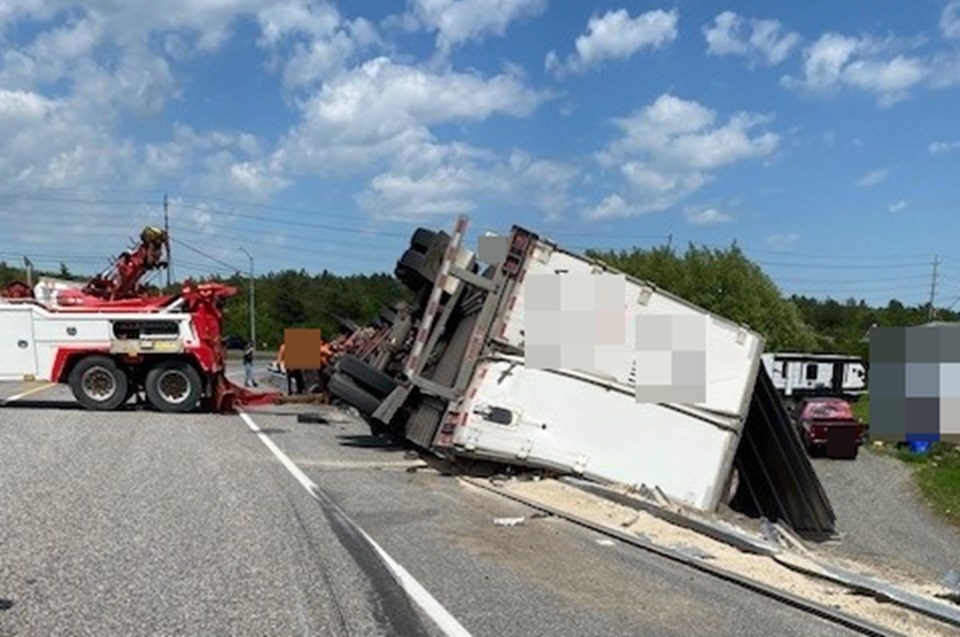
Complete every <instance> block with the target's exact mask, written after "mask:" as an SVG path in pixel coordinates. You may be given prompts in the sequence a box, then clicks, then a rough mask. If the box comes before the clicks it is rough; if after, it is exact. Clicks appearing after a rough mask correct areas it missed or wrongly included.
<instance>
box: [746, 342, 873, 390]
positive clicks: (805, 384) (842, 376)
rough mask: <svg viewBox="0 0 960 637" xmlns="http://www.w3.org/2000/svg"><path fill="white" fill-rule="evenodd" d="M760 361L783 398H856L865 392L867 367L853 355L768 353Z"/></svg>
mask: <svg viewBox="0 0 960 637" xmlns="http://www.w3.org/2000/svg"><path fill="white" fill-rule="evenodd" d="M762 360H763V365H764V367H765V368H766V370H767V373H768V374H769V375H770V378H771V379H772V380H773V385H774V387H776V388H777V390H778V391H779V392H780V393H781V394H782V395H783V396H784V397H786V398H800V397H805V396H835V397H842V398H850V399H856V398H857V397H859V396H860V395H862V394H864V393H866V390H867V370H866V366H865V365H864V363H863V360H862V359H860V358H858V357H856V356H846V355H842V354H807V353H800V352H767V353H765V354H763V357H762Z"/></svg>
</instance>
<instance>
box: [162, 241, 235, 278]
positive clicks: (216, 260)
mask: <svg viewBox="0 0 960 637" xmlns="http://www.w3.org/2000/svg"><path fill="white" fill-rule="evenodd" d="M170 240H171V241H173V242H175V243H177V244H179V245H182V246H183V247H184V248H186V249H187V250H190V251H191V252H196V253H197V254H199V255H200V256H202V257H205V258H207V259H210V260H211V261H213V262H214V263H219V264H220V265H223V266H226V267H228V268H230V269H231V270H233V271H235V272H241V271H242V270H243V268H238V267H237V266H235V265H231V264H229V263H227V262H226V261H222V260H220V259H218V258H217V257H214V256H211V255H209V254H207V253H206V252H204V251H203V250H199V249H197V248H194V247H193V246H191V245H190V244H188V243H184V242H183V241H181V240H179V239H173V238H171V239H170Z"/></svg>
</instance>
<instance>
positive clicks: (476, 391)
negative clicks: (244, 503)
mask: <svg viewBox="0 0 960 637" xmlns="http://www.w3.org/2000/svg"><path fill="white" fill-rule="evenodd" d="M459 239H460V234H459V233H455V235H454V238H453V240H452V241H451V249H450V250H448V252H447V257H446V260H447V263H448V264H449V263H452V262H453V260H454V256H455V255H457V254H458V253H459V252H460V248H459ZM505 239H506V240H507V242H508V245H509V250H508V254H507V257H506V258H505V259H504V260H503V261H502V262H500V263H489V264H487V267H486V270H485V271H483V270H482V268H477V269H478V270H480V271H481V272H483V274H477V273H474V272H473V270H474V268H464V267H456V266H453V267H441V268H440V274H439V275H438V276H437V279H436V281H435V283H434V290H437V289H440V288H442V289H444V290H445V291H447V292H452V294H451V296H450V297H449V298H448V299H447V301H446V303H437V302H431V303H430V304H429V305H428V307H427V310H426V312H425V314H424V316H423V318H422V319H421V321H420V330H419V333H418V334H417V337H416V338H415V341H414V343H415V345H414V349H413V354H412V355H411V356H410V357H409V358H408V364H407V374H406V378H405V379H404V380H405V381H407V382H405V383H403V384H402V385H400V386H398V387H397V388H396V389H395V390H393V392H392V393H391V394H390V395H389V396H388V397H387V398H386V399H385V400H384V401H383V403H382V404H381V405H380V408H379V409H377V410H376V412H375V413H374V414H373V416H374V418H376V419H378V420H380V421H382V422H391V420H393V419H394V417H395V415H396V414H397V413H398V412H399V411H400V410H401V409H402V408H404V407H405V406H406V407H407V408H408V409H409V410H410V412H409V413H410V415H409V417H408V418H406V419H405V435H406V437H407V438H409V439H410V440H412V441H414V442H416V443H417V444H419V445H421V446H424V447H430V448H433V449H434V450H437V451H441V452H444V451H445V452H448V453H452V454H454V455H459V456H469V457H476V458H484V459H491V460H496V461H502V462H504V463H517V464H523V465H526V466H534V467H543V468H546V469H554V470H558V471H561V472H567V473H574V474H579V475H582V476H585V477H589V478H592V479H596V480H601V481H609V482H617V483H623V484H628V485H637V486H640V485H644V486H646V487H648V488H654V487H657V488H659V489H660V490H662V492H663V493H665V494H666V495H667V496H669V497H672V498H674V499H676V500H678V501H682V502H684V503H686V504H687V505H689V506H691V507H694V508H696V509H700V510H705V511H711V510H714V509H715V508H716V507H717V505H718V504H719V503H720V502H721V500H722V499H723V498H724V497H725V495H726V492H727V489H728V484H729V480H730V476H731V472H732V467H733V461H734V455H735V453H736V451H737V448H738V443H739V440H740V436H741V433H742V431H743V427H744V423H745V421H746V417H747V412H748V410H749V408H750V403H751V396H752V393H753V389H754V384H755V382H756V378H757V372H758V369H759V367H760V355H761V353H762V351H763V344H764V339H763V338H762V336H760V335H759V334H758V333H756V332H754V331H752V330H750V329H748V328H747V327H745V326H743V325H738V324H736V323H734V322H732V321H729V320H726V319H724V318H722V317H718V316H715V315H713V314H711V313H710V312H707V311H706V310H704V309H702V308H699V307H697V306H695V305H693V304H691V303H688V302H687V301H684V300H683V299H680V298H678V297H676V296H673V295H672V294H669V293H667V292H665V291H663V290H660V289H658V288H657V287H656V286H654V285H652V284H650V283H646V282H644V281H640V280H637V279H634V278H631V277H626V276H624V275H622V274H621V273H619V272H617V271H615V270H613V269H612V268H609V267H607V266H605V265H604V264H601V263H599V262H597V261H593V260H591V259H588V258H586V257H583V256H580V255H577V254H574V253H572V252H568V251H566V250H563V249H561V248H559V247H558V246H556V245H554V244H553V243H551V242H549V241H547V240H545V239H542V238H539V237H537V236H536V235H534V234H532V233H530V232H528V231H526V230H523V229H521V228H517V227H515V228H514V229H513V230H512V232H511V233H510V235H509V236H507V237H506V238H505ZM537 274H555V275H559V276H569V275H586V276H590V277H598V278H599V277H601V276H611V275H613V276H619V277H622V282H623V285H622V290H623V298H622V310H623V313H624V317H625V325H626V330H625V334H624V336H625V339H624V341H623V342H622V343H621V344H620V345H619V346H618V347H619V352H618V353H617V352H614V354H616V355H614V356H609V357H608V360H610V361H611V362H610V363H609V364H606V365H605V366H604V365H599V367H600V368H599V369H590V370H583V369H537V368H532V367H531V366H528V365H527V364H525V363H526V360H525V352H524V346H525V341H526V336H525V311H524V297H525V286H526V283H525V281H529V280H530V277H531V276H532V275H537ZM451 281H453V282H455V283H454V285H452V286H451V285H450V283H451ZM438 298H439V297H438ZM433 300H434V301H435V300H436V299H433ZM464 307H467V308H470V309H467V310H465V311H457V310H456V308H464ZM643 316H687V317H700V318H701V319H702V325H703V326H704V331H705V335H704V337H705V339H704V343H705V352H706V363H705V365H706V370H705V386H706V387H705V389H706V395H705V400H704V401H703V402H701V403H694V404H673V403H666V402H665V403H650V402H640V401H638V399H637V389H636V386H637V378H638V377H642V376H643V375H644V372H645V371H647V370H646V369H644V365H648V363H647V362H645V359H644V358H643V356H642V355H641V354H639V353H638V352H637V351H636V348H635V338H636V332H635V329H634V324H635V319H636V318H637V317H643ZM441 333H442V336H441ZM664 349H667V350H669V349H670V346H669V344H667V345H666V346H665V347H664ZM431 353H432V354H433V356H428V354H431ZM608 353H609V351H608ZM428 358H430V359H432V361H433V362H432V363H430V364H429V365H428V363H427V359H428ZM414 388H415V390H414ZM411 397H412V400H411ZM411 403H412V405H411Z"/></svg>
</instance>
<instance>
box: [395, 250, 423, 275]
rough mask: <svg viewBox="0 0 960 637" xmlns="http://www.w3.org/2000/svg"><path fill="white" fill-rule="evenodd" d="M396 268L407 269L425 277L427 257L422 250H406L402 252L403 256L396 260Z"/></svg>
mask: <svg viewBox="0 0 960 637" xmlns="http://www.w3.org/2000/svg"><path fill="white" fill-rule="evenodd" d="M397 268H398V269H401V270H408V271H410V272H416V273H417V274H419V275H420V276H422V277H424V278H427V277H426V274H425V273H426V272H427V270H428V269H427V258H426V257H425V256H424V255H423V253H422V252H415V251H413V250H412V249H411V250H407V251H406V252H404V253H403V256H402V257H400V260H399V261H397Z"/></svg>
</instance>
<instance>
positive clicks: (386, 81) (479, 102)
mask: <svg viewBox="0 0 960 637" xmlns="http://www.w3.org/2000/svg"><path fill="white" fill-rule="evenodd" d="M543 99H544V96H542V95H541V94H539V93H537V92H536V91H533V90H531V89H529V88H527V87H526V85H525V84H524V82H523V79H522V78H520V77H518V76H516V75H511V74H506V73H504V74H501V75H497V76H494V77H489V78H486V77H482V76H480V75H476V74H472V73H456V72H444V73H438V74H437V73H429V72H427V71H424V70H421V69H418V68H415V67H412V66H406V65H403V64H397V63H394V62H392V61H391V60H390V59H388V58H385V57H380V58H376V59H373V60H370V61H369V62H367V63H365V64H363V65H362V66H360V67H358V68H355V69H353V70H351V71H350V72H349V73H346V74H343V75H340V76H337V77H336V78H334V79H332V80H330V81H329V82H327V83H326V84H325V85H324V86H323V88H322V89H321V90H320V91H319V92H317V93H316V94H315V95H314V96H313V97H312V98H310V99H309V100H308V101H307V102H306V103H305V104H304V107H303V119H302V121H301V122H300V123H299V124H298V125H297V126H295V127H294V128H293V129H292V130H291V131H290V132H289V133H288V134H287V136H286V137H285V139H284V140H283V141H282V143H281V145H280V148H279V149H278V151H277V153H276V155H275V157H274V160H275V162H277V163H278V165H280V166H282V167H284V169H291V170H296V171H310V172H314V173H316V172H320V173H331V172H338V171H342V172H349V171H351V170H354V169H356V168H360V167H365V166H369V165H370V164H372V163H374V162H376V161H378V160H382V159H387V158H390V157H393V156H395V155H396V154H397V153H399V152H400V151H402V150H403V149H405V148H410V147H417V146H419V145H422V144H424V143H427V142H429V141H431V140H432V135H431V133H430V130H429V127H430V126H432V125H435V124H442V123H447V122H469V121H482V120H485V119H487V118H489V117H491V116H493V115H498V114H502V115H508V116H513V117H524V116H527V115H529V114H530V113H531V112H533V110H534V109H535V108H536V107H537V106H538V105H539V104H540V102H541V101H542V100H543Z"/></svg>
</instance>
